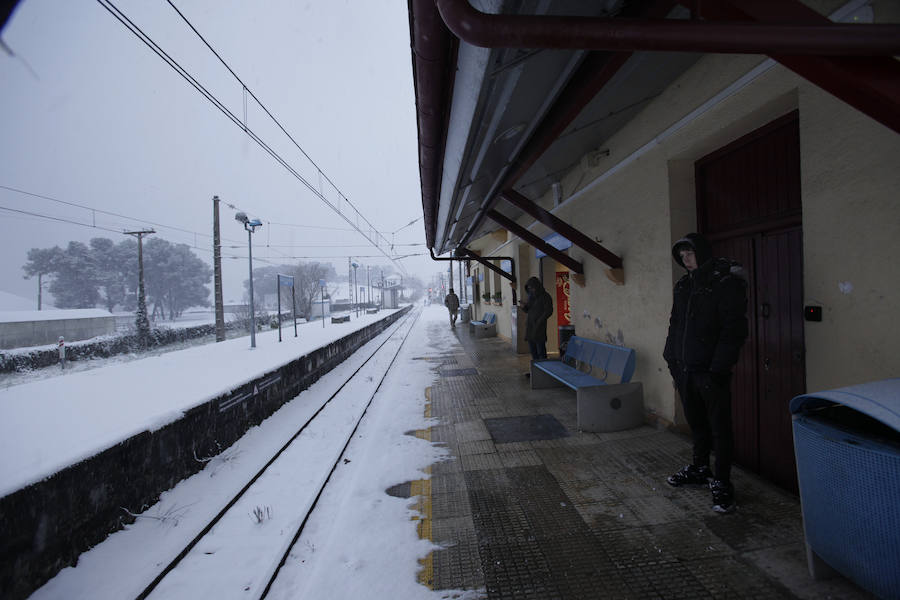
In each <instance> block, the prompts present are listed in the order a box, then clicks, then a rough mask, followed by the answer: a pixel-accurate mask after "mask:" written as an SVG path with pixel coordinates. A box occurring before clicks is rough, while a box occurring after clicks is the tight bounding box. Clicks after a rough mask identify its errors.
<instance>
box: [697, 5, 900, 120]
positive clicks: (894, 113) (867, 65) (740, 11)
mask: <svg viewBox="0 0 900 600" xmlns="http://www.w3.org/2000/svg"><path fill="white" fill-rule="evenodd" d="M701 16H702V17H703V18H705V19H745V20H753V21H758V22H765V23H773V22H774V23H778V22H783V21H791V22H793V23H810V24H815V25H817V26H822V27H836V26H837V24H835V23H832V22H831V21H829V20H828V19H827V18H826V17H824V16H822V15H820V14H819V13H817V12H816V11H814V10H812V9H810V8H808V7H807V6H805V5H803V4H801V3H800V2H797V1H796V0H777V1H773V0H753V1H752V2H749V1H741V0H726V1H724V2H704V3H703V4H702V8H701ZM851 27H859V28H860V29H861V30H866V28H868V27H871V25H857V24H853V25H851ZM898 39H900V38H898ZM765 53H766V54H768V55H769V56H771V57H772V58H773V59H775V60H777V61H778V62H780V63H781V64H783V65H784V66H785V67H787V68H788V69H790V70H791V71H793V72H795V73H797V74H798V75H800V76H801V77H803V78H804V79H807V80H808V81H810V82H812V83H814V84H815V85H817V86H819V87H820V88H822V89H823V90H825V91H827V92H829V93H830V94H832V95H833V96H835V97H837V98H840V99H841V100H843V101H844V102H846V103H847V104H849V105H850V106H852V107H854V108H856V109H857V110H859V111H861V112H863V113H865V114H866V115H868V116H870V117H871V118H873V119H875V120H876V121H878V122H879V123H881V124H882V125H885V126H886V127H889V128H891V129H893V130H894V131H896V132H898V133H900V63H898V61H897V60H896V59H894V58H893V57H891V56H873V57H861V56H799V55H797V54H796V53H789V52H786V51H785V52H782V51H781V50H780V49H772V50H769V51H766V52H765Z"/></svg>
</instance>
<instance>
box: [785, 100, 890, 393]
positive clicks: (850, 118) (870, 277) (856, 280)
mask: <svg viewBox="0 0 900 600" xmlns="http://www.w3.org/2000/svg"><path fill="white" fill-rule="evenodd" d="M800 111H801V112H800V143H801V147H802V149H803V153H802V155H801V171H802V173H803V179H802V191H803V253H804V295H805V297H806V299H805V301H806V303H807V304H817V305H820V306H822V307H823V310H822V313H823V319H822V322H821V323H814V322H813V323H806V329H805V334H806V351H807V353H806V370H807V389H808V390H810V391H815V390H823V389H830V388H834V387H841V386H846V385H851V384H855V383H861V382H864V381H871V380H874V379H883V378H887V377H898V376H900V318H898V313H900V266H898V262H900V134H897V133H894V132H893V131H890V130H888V129H887V128H886V127H883V126H882V125H879V124H878V123H875V122H874V121H872V120H871V119H869V118H868V117H866V116H864V115H862V114H861V113H859V112H857V111H855V110H854V109H852V108H849V107H847V106H846V105H845V104H843V103H842V102H840V101H838V100H836V99H834V98H833V97H831V96H829V95H827V94H825V93H823V92H821V91H819V90H817V89H813V88H806V87H804V88H803V89H801V92H800Z"/></svg>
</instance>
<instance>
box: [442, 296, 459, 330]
mask: <svg viewBox="0 0 900 600" xmlns="http://www.w3.org/2000/svg"><path fill="white" fill-rule="evenodd" d="M444 306H446V307H447V310H448V311H450V327H452V328H455V327H456V315H457V314H458V313H459V296H457V295H456V293H455V292H454V291H453V288H450V293H449V294H447V295H446V296H444Z"/></svg>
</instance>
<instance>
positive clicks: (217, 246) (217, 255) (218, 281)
mask: <svg viewBox="0 0 900 600" xmlns="http://www.w3.org/2000/svg"><path fill="white" fill-rule="evenodd" d="M279 293H281V292H280V290H279ZM213 296H214V302H215V304H216V341H217V342H222V341H224V340H225V304H224V302H223V301H222V242H221V240H220V239H219V197H218V196H213Z"/></svg>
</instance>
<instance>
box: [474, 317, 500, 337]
mask: <svg viewBox="0 0 900 600" xmlns="http://www.w3.org/2000/svg"><path fill="white" fill-rule="evenodd" d="M469 333H470V334H472V335H474V336H475V337H476V338H482V337H491V336H495V335H497V315H496V314H494V313H492V312H486V313H484V318H483V319H481V320H480V321H474V320H473V321H469Z"/></svg>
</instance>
